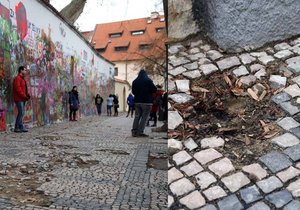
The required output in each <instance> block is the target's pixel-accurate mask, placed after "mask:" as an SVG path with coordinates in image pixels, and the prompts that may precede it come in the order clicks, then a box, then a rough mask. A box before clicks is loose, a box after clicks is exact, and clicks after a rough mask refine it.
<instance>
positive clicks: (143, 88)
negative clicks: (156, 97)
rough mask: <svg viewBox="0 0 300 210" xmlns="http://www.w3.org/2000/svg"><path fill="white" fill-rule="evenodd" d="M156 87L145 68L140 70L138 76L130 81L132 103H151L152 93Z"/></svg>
mask: <svg viewBox="0 0 300 210" xmlns="http://www.w3.org/2000/svg"><path fill="white" fill-rule="evenodd" d="M156 89H157V88H156V87H155V85H154V84H153V81H152V80H151V79H150V78H149V77H148V75H147V73H146V72H145V70H141V71H140V72H139V74H138V77H137V78H136V79H135V80H134V81H133V82H132V93H133V95H134V103H145V104H152V103H153V98H152V95H153V93H155V92H156Z"/></svg>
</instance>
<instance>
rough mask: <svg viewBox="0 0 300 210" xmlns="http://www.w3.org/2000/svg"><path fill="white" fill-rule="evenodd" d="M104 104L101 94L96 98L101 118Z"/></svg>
mask: <svg viewBox="0 0 300 210" xmlns="http://www.w3.org/2000/svg"><path fill="white" fill-rule="evenodd" d="M102 103H103V98H102V97H101V96H100V94H97V95H96V98H95V105H96V108H97V113H98V115H99V116H100V115H101V110H102Z"/></svg>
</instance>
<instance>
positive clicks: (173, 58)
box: [169, 56, 190, 67]
mask: <svg viewBox="0 0 300 210" xmlns="http://www.w3.org/2000/svg"><path fill="white" fill-rule="evenodd" d="M189 62H190V61H189V60H188V59H187V58H184V57H179V58H178V57H176V56H169V63H170V64H171V65H172V66H174V67H176V66H181V65H183V64H187V63H189Z"/></svg>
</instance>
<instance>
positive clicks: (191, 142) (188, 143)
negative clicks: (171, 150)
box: [183, 138, 198, 151]
mask: <svg viewBox="0 0 300 210" xmlns="http://www.w3.org/2000/svg"><path fill="white" fill-rule="evenodd" d="M183 144H184V146H185V147H186V148H188V150H190V151H192V150H194V149H196V148H197V147H198V145H197V144H196V143H195V141H194V140H193V139H192V138H189V139H187V140H186V141H184V142H183Z"/></svg>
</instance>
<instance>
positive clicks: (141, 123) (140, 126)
mask: <svg viewBox="0 0 300 210" xmlns="http://www.w3.org/2000/svg"><path fill="white" fill-rule="evenodd" d="M156 90H157V89H156V87H155V85H154V84H153V81H152V80H151V79H150V78H149V77H148V75H147V73H146V71H145V70H143V69H142V70H141V71H140V72H139V74H138V77H137V78H136V79H135V80H134V81H133V82H132V93H133V95H134V104H135V105H134V108H135V116H134V121H133V125H132V130H131V132H132V136H133V137H138V136H139V137H147V136H148V135H146V134H145V133H144V129H145V126H146V123H147V119H148V117H149V114H150V110H151V106H152V103H153V98H152V95H153V93H155V92H156Z"/></svg>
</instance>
